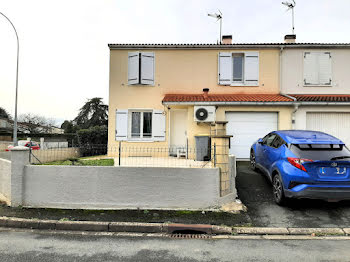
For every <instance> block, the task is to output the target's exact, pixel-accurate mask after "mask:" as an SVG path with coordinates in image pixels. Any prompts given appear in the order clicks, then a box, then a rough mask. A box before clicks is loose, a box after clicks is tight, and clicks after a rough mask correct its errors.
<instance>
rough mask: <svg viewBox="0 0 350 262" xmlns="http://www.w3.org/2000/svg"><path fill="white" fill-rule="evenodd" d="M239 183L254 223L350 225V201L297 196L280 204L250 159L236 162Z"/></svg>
mask: <svg viewBox="0 0 350 262" xmlns="http://www.w3.org/2000/svg"><path fill="white" fill-rule="evenodd" d="M236 186H237V190H238V196H239V198H240V199H241V200H242V202H243V203H244V204H245V205H246V206H247V207H248V215H249V217H250V220H251V223H252V225H253V226H265V227H350V201H342V202H338V203H328V202H325V201H321V200H308V199H295V200H291V201H290V203H289V204H288V206H287V207H280V206H278V205H277V204H275V202H274V200H273V196H272V188H271V184H270V182H269V180H268V179H267V178H266V177H265V176H264V175H262V174H261V173H257V172H254V171H252V170H251V169H250V167H249V162H238V163H237V178H236Z"/></svg>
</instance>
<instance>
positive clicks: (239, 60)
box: [232, 54, 244, 83]
mask: <svg viewBox="0 0 350 262" xmlns="http://www.w3.org/2000/svg"><path fill="white" fill-rule="evenodd" d="M232 59H233V82H234V83H237V82H238V83H242V82H243V61H244V60H243V59H244V56H243V54H233V55H232Z"/></svg>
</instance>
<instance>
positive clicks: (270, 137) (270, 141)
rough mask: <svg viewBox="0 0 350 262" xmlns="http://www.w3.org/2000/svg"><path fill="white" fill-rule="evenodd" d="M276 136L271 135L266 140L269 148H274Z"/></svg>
mask: <svg viewBox="0 0 350 262" xmlns="http://www.w3.org/2000/svg"><path fill="white" fill-rule="evenodd" d="M275 137H276V134H271V135H270V136H269V137H268V138H267V139H266V145H267V146H272V142H273V140H274V139H275Z"/></svg>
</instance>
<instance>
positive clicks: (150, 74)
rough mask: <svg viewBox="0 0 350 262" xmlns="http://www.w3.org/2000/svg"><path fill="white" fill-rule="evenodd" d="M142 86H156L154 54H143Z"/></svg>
mask: <svg viewBox="0 0 350 262" xmlns="http://www.w3.org/2000/svg"><path fill="white" fill-rule="evenodd" d="M141 84H143V85H154V53H153V52H143V53H141Z"/></svg>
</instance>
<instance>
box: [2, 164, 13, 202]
mask: <svg viewBox="0 0 350 262" xmlns="http://www.w3.org/2000/svg"><path fill="white" fill-rule="evenodd" d="M10 198H11V161H9V160H7V159H2V158H0V200H1V201H5V202H6V203H8V204H9V203H10Z"/></svg>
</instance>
